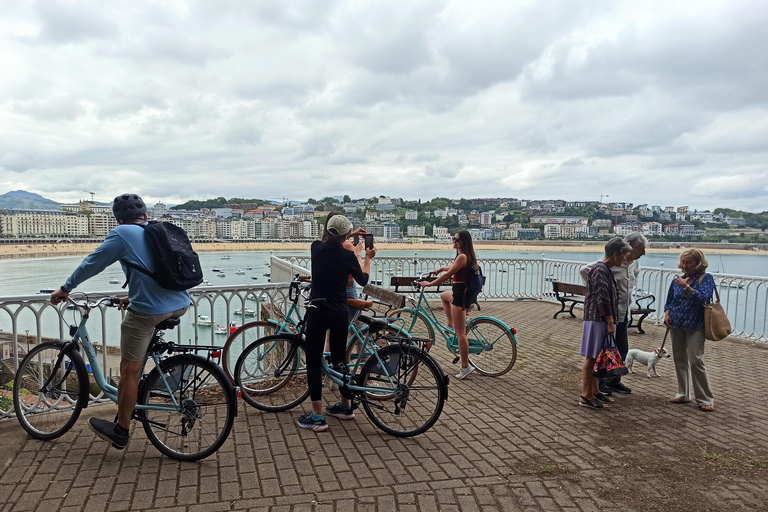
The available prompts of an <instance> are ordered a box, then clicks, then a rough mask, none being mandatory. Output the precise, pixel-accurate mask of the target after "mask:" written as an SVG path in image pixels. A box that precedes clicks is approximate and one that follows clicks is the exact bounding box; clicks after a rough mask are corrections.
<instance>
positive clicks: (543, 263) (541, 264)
mask: <svg viewBox="0 0 768 512" xmlns="http://www.w3.org/2000/svg"><path fill="white" fill-rule="evenodd" d="M545 256H546V255H545V254H544V253H541V259H540V260H539V263H540V268H539V270H540V272H539V274H541V275H540V276H539V277H541V279H539V300H542V299H543V298H544V283H545V282H546V281H544V265H546V262H545V261H544V258H545Z"/></svg>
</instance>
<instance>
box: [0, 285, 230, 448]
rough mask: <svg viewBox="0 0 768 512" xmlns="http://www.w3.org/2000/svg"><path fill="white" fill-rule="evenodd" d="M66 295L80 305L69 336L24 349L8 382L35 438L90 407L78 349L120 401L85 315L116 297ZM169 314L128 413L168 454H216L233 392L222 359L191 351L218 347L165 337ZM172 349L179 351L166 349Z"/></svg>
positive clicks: (62, 427) (51, 434) (60, 430)
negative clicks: (78, 317)
mask: <svg viewBox="0 0 768 512" xmlns="http://www.w3.org/2000/svg"><path fill="white" fill-rule="evenodd" d="M68 301H69V302H70V303H71V304H72V305H74V306H75V307H76V308H77V309H79V310H80V311H81V312H82V319H81V320H80V324H79V325H72V326H70V331H69V332H70V335H71V336H72V341H63V340H59V341H52V342H46V343H41V344H39V345H37V346H35V347H34V348H33V349H32V350H30V351H29V353H28V354H27V355H26V356H25V357H24V359H23V360H22V361H21V364H20V365H19V369H18V370H17V372H16V377H15V379H14V382H13V405H14V408H15V410H16V417H17V418H18V420H19V423H21V426H22V427H23V428H24V430H26V431H27V433H29V435H31V436H32V437H34V438H35V439H41V440H51V439H56V438H57V437H60V436H62V435H64V434H65V433H66V432H67V431H68V430H69V429H71V428H72V426H73V425H74V424H75V422H76V421H77V418H78V417H79V416H80V412H81V411H82V410H83V409H84V408H86V407H88V403H89V399H90V379H89V377H88V371H87V368H86V366H85V362H84V361H83V358H82V356H81V355H80V349H81V348H82V349H83V350H84V351H85V355H86V357H87V358H88V361H89V362H90V365H91V369H92V372H93V377H94V379H95V380H96V384H97V385H98V386H99V387H100V388H101V390H102V391H103V392H104V395H105V396H106V397H107V398H109V399H110V400H112V401H113V402H117V388H116V387H115V386H113V385H111V384H109V383H108V382H107V380H106V379H105V377H104V372H103V371H102V369H101V366H100V365H99V359H98V357H97V356H96V351H95V349H94V346H93V344H92V343H91V340H90V338H89V337H88V330H87V329H86V323H87V322H88V318H89V317H90V312H91V310H93V309H96V308H101V307H117V306H118V305H119V304H120V298H118V297H103V298H101V299H99V300H97V301H96V302H93V303H89V302H87V301H83V302H75V301H74V300H72V299H71V298H69V299H68ZM179 321H180V320H179V319H178V318H169V319H167V320H164V321H162V322H160V323H159V324H158V325H157V326H155V330H154V333H153V335H152V339H151V342H150V345H149V348H148V349H147V358H146V359H145V360H144V366H146V364H147V360H148V359H151V361H152V363H153V367H152V368H151V370H150V371H149V373H148V374H146V375H145V374H144V369H145V367H142V370H141V372H140V375H142V378H141V380H140V382H139V395H138V400H137V403H136V409H135V411H134V413H133V419H135V420H137V421H139V422H141V424H142V426H143V427H144V431H145V432H146V434H147V437H148V438H149V440H150V442H151V443H152V444H153V445H155V447H156V448H157V449H158V450H160V451H161V452H162V453H164V454H165V455H167V456H169V457H171V458H173V459H177V460H186V461H194V460H200V459H203V458H205V457H208V456H209V455H211V454H213V453H214V452H216V450H218V449H219V448H220V447H221V445H222V444H224V442H225V441H226V440H227V437H228V436H229V433H230V431H231V430H232V424H233V423H234V420H235V415H236V414H237V396H236V395H237V393H236V391H235V388H234V387H233V386H232V383H231V382H230V381H229V379H228V378H227V376H226V375H225V374H224V371H223V370H222V369H221V367H220V366H219V365H217V364H215V363H214V362H213V361H211V360H209V359H206V358H204V357H201V356H199V355H196V354H194V353H193V352H198V351H201V350H202V351H208V353H209V356H210V354H212V353H213V352H214V351H218V350H220V348H219V347H208V346H198V345H177V344H175V343H172V342H166V341H164V340H163V330H165V329H173V328H174V327H175V326H177V325H179ZM169 354H176V355H172V356H170V357H169Z"/></svg>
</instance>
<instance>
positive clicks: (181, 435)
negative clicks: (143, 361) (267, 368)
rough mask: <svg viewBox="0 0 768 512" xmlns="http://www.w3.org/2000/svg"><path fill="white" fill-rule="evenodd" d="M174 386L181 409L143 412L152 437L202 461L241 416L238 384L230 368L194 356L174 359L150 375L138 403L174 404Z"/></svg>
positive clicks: (174, 454) (169, 451)
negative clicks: (229, 373) (227, 372)
mask: <svg viewBox="0 0 768 512" xmlns="http://www.w3.org/2000/svg"><path fill="white" fill-rule="evenodd" d="M161 371H162V374H161ZM166 383H167V386H166ZM169 387H170V389H171V392H172V393H173V398H174V399H175V401H176V403H178V404H180V405H181V410H171V411H167V410H163V411H161V410H151V409H142V410H139V411H138V413H139V414H138V416H139V418H140V419H141V420H142V424H143V426H144V432H146V434H147V437H148V438H149V441H150V442H151V443H152V444H153V445H154V446H155V448H157V449H158V450H159V451H160V452H161V453H163V454H165V455H167V456H168V457H171V458H172V459H176V460H183V461H196V460H201V459H204V458H206V457H208V456H209V455H211V454H213V453H215V452H216V451H217V450H218V449H219V448H220V447H221V446H222V445H223V444H224V442H226V440H227V438H228V437H229V434H230V432H231V431H232V424H233V423H234V421H235V415H236V414H237V399H236V398H235V393H234V388H233V387H232V383H231V382H230V381H229V379H228V378H227V376H226V375H225V374H224V371H223V370H222V369H221V367H219V366H218V365H217V364H215V363H213V362H211V361H208V360H206V359H203V358H202V357H200V356H196V355H193V354H180V355H176V356H173V357H169V358H168V359H165V360H163V361H161V362H160V364H159V366H157V367H155V368H154V369H153V370H152V371H151V372H150V373H149V375H147V377H146V379H144V381H143V383H142V386H141V390H140V392H139V400H138V403H139V404H141V405H152V404H166V405H172V404H173V403H174V400H172V399H171V396H170V395H169V393H168V390H169Z"/></svg>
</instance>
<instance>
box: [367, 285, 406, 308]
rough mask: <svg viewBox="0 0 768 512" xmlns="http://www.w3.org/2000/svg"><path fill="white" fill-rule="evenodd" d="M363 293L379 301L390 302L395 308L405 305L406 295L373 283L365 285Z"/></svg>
mask: <svg viewBox="0 0 768 512" xmlns="http://www.w3.org/2000/svg"><path fill="white" fill-rule="evenodd" d="M363 295H365V296H366V297H369V298H371V299H376V300H378V301H379V302H383V303H385V304H390V305H391V306H392V308H393V309H400V308H404V307H405V295H400V294H399V293H395V292H393V291H392V290H385V289H384V288H380V287H378V286H376V285H373V284H367V285H365V286H363Z"/></svg>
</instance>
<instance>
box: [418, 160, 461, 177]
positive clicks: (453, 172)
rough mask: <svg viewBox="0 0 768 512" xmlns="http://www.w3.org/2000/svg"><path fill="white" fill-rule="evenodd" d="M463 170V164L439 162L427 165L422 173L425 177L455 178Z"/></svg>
mask: <svg viewBox="0 0 768 512" xmlns="http://www.w3.org/2000/svg"><path fill="white" fill-rule="evenodd" d="M463 168H464V162H455V161H454V162H439V163H436V164H432V165H427V166H426V167H425V168H424V172H425V173H426V175H427V176H439V177H441V178H455V177H456V176H458V175H459V171H461V170H462V169H463Z"/></svg>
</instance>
